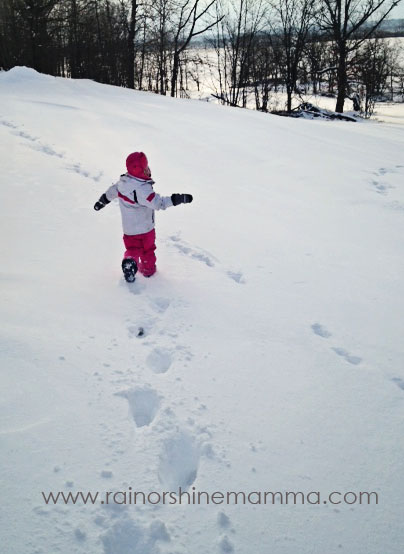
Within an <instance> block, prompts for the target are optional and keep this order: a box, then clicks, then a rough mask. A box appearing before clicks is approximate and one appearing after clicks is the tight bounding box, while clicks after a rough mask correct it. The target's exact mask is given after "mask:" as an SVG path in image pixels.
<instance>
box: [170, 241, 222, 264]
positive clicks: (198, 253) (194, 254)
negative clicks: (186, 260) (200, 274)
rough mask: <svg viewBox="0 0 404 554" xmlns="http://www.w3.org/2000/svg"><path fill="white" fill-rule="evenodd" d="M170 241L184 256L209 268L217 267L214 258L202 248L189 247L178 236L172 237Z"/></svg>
mask: <svg viewBox="0 0 404 554" xmlns="http://www.w3.org/2000/svg"><path fill="white" fill-rule="evenodd" d="M170 240H171V242H172V243H173V245H174V246H175V248H177V250H179V251H180V252H181V253H182V254H185V255H186V256H189V257H190V258H193V259H194V260H198V261H199V262H202V263H204V264H206V265H207V266H208V267H215V263H214V258H213V256H212V255H211V254H209V253H208V252H205V251H204V250H202V249H200V248H193V247H191V246H189V245H188V244H187V243H185V242H184V241H182V240H181V239H180V238H179V237H177V236H171V237H170Z"/></svg>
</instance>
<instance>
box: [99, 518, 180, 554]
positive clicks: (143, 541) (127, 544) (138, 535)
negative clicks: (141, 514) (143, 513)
mask: <svg viewBox="0 0 404 554" xmlns="http://www.w3.org/2000/svg"><path fill="white" fill-rule="evenodd" d="M100 538H101V542H102V545H103V550H104V554H117V553H119V554H158V553H159V552H160V549H159V548H158V545H157V544H156V543H157V542H159V541H162V542H168V541H170V535H169V533H168V532H167V529H166V526H165V524H164V523H163V522H162V521H160V520H155V521H153V522H152V523H151V524H150V526H149V527H144V526H142V525H141V524H140V523H138V522H135V521H134V520H133V519H131V518H129V517H128V516H127V515H126V514H124V515H123V517H120V518H119V519H118V520H117V521H115V523H114V524H113V525H112V526H111V527H110V528H109V529H108V530H107V531H106V533H104V534H103V535H101V537H100Z"/></svg>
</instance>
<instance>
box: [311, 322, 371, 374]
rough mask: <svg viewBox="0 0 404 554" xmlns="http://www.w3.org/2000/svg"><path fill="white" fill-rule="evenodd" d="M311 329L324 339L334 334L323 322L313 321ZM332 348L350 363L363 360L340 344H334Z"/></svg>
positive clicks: (356, 363)
mask: <svg viewBox="0 0 404 554" xmlns="http://www.w3.org/2000/svg"><path fill="white" fill-rule="evenodd" d="M311 329H312V331H313V333H314V334H315V335H318V336H319V337H321V338H323V339H329V338H331V337H332V334H331V333H330V332H329V331H328V329H327V328H326V327H324V325H321V323H313V325H312V326H311ZM331 350H333V351H334V352H335V353H336V354H337V356H340V357H341V358H343V359H344V360H345V361H346V362H348V363H349V364H352V365H359V364H360V363H361V362H362V358H360V357H359V356H355V355H353V354H351V353H350V352H348V351H347V350H345V348H341V347H339V346H332V347H331Z"/></svg>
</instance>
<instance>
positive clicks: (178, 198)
mask: <svg viewBox="0 0 404 554" xmlns="http://www.w3.org/2000/svg"><path fill="white" fill-rule="evenodd" d="M126 169H127V173H125V174H123V175H121V177H120V179H119V181H118V182H117V183H115V184H114V185H112V186H110V187H109V189H108V190H107V191H106V192H105V193H104V194H103V195H102V196H101V197H100V199H99V200H98V201H97V202H96V203H95V204H94V210H96V211H98V210H101V208H104V206H106V205H107V204H109V203H110V202H111V200H114V199H115V198H119V207H120V209H121V216H122V227H123V232H124V235H123V242H124V243H125V247H126V252H125V254H124V257H123V260H122V271H123V274H124V277H125V279H126V281H128V283H132V282H133V281H134V280H135V275H136V273H137V270H138V269H139V271H140V273H142V274H143V275H144V276H145V277H151V276H152V275H153V274H154V273H155V272H156V255H155V253H154V251H155V250H156V232H155V229H154V210H165V209H166V208H169V207H170V206H178V205H179V204H187V203H189V202H192V195H191V194H172V195H171V196H160V195H159V194H157V193H155V192H154V190H153V185H154V181H153V180H152V178H151V171H150V168H149V163H148V161H147V157H146V155H145V154H144V153H143V152H133V153H132V154H129V156H128V157H127V158H126Z"/></svg>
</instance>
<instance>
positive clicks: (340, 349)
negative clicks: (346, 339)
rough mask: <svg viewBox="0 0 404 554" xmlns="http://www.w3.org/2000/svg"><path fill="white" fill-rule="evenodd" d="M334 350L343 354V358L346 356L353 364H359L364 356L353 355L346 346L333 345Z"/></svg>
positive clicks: (340, 354) (339, 354) (345, 358)
mask: <svg viewBox="0 0 404 554" xmlns="http://www.w3.org/2000/svg"><path fill="white" fill-rule="evenodd" d="M332 350H334V352H335V353H336V354H338V356H341V357H342V358H344V360H345V361H347V362H348V363H350V364H352V365H359V364H360V363H361V361H362V358H359V356H352V354H350V353H349V352H347V351H346V350H345V349H344V348H339V347H337V348H335V347H333V348H332Z"/></svg>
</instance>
